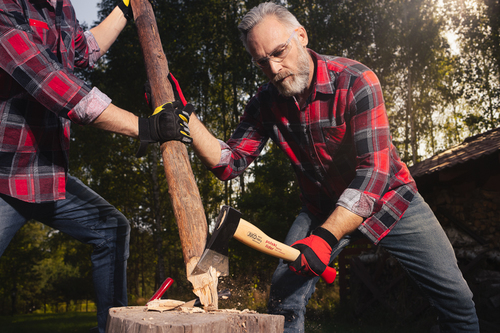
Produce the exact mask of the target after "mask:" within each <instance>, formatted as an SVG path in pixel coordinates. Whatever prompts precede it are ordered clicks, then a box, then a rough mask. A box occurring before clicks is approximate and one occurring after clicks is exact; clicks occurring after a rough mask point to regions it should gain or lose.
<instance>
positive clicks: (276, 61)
mask: <svg viewBox="0 0 500 333" xmlns="http://www.w3.org/2000/svg"><path fill="white" fill-rule="evenodd" d="M297 31H299V28H296V29H295V30H294V31H293V32H292V34H291V36H290V38H288V39H287V41H286V42H285V43H284V44H282V45H283V46H281V45H278V46H277V47H276V48H275V49H274V51H273V52H271V54H270V55H268V56H265V57H262V58H259V59H257V60H255V59H253V58H252V62H253V63H254V64H255V65H257V66H259V67H260V68H269V64H270V62H271V61H273V62H275V63H278V64H279V63H281V62H283V60H285V58H286V57H287V55H288V54H289V53H290V50H291V49H292V48H291V46H290V48H289V49H288V51H286V49H287V48H288V46H289V45H290V43H291V42H292V39H293V37H294V36H295V34H296V33H297ZM279 50H283V51H286V54H285V55H284V56H283V57H282V58H279V57H277V56H273V54H274V53H276V52H278V51H279ZM262 60H265V61H266V63H265V65H261V64H260V63H259V62H260V61H262Z"/></svg>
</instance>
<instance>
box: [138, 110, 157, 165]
mask: <svg viewBox="0 0 500 333" xmlns="http://www.w3.org/2000/svg"><path fill="white" fill-rule="evenodd" d="M139 140H140V141H141V143H140V146H139V149H138V150H137V152H136V153H135V157H137V158H139V157H142V156H144V155H146V151H147V149H148V144H149V143H151V142H153V141H152V140H151V134H150V133H149V122H148V119H146V118H142V117H139Z"/></svg>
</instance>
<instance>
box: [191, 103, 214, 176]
mask: <svg viewBox="0 0 500 333" xmlns="http://www.w3.org/2000/svg"><path fill="white" fill-rule="evenodd" d="M189 131H190V133H191V137H192V138H193V143H192V146H193V150H194V152H195V154H196V155H197V156H198V158H199V159H200V160H201V161H202V162H203V164H205V165H206V166H207V167H209V168H212V167H214V166H216V165H217V164H218V163H219V161H220V157H221V148H220V144H219V141H218V140H217V139H216V138H215V137H214V136H213V135H212V134H211V133H210V132H209V131H208V129H207V128H206V127H205V126H204V125H203V123H202V122H201V121H200V120H199V119H198V117H197V116H196V114H195V113H194V112H193V113H192V114H191V117H190V118H189Z"/></svg>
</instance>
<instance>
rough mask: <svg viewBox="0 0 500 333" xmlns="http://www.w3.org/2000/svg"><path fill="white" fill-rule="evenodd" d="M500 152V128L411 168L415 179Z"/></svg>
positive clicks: (474, 137)
mask: <svg viewBox="0 0 500 333" xmlns="http://www.w3.org/2000/svg"><path fill="white" fill-rule="evenodd" d="M498 150H500V127H499V128H496V129H494V130H490V131H488V132H484V133H481V134H478V135H475V136H471V137H470V138H467V139H465V140H464V141H463V142H462V143H461V144H459V145H456V146H454V147H452V148H450V149H447V150H445V151H444V152H442V153H439V154H437V155H434V156H433V157H431V158H428V159H426V160H424V161H422V162H420V163H417V164H415V165H413V166H412V167H410V168H409V169H410V172H411V174H412V176H413V177H420V176H423V175H427V174H431V173H434V172H437V171H440V170H443V169H446V168H450V167H452V166H455V165H457V164H460V163H465V162H467V161H470V160H475V159H478V158H479V157H481V156H485V155H490V154H493V153H495V152H497V151H498Z"/></svg>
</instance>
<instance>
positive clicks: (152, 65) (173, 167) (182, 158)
mask: <svg viewBox="0 0 500 333" xmlns="http://www.w3.org/2000/svg"><path fill="white" fill-rule="evenodd" d="M131 5H132V8H133V12H134V20H135V24H136V27H137V33H138V35H139V41H140V43H141V47H142V51H143V55H144V62H145V64H146V72H147V77H148V80H149V82H150V84H151V94H152V97H153V98H152V99H153V103H155V105H154V107H155V108H156V107H157V106H160V105H161V104H164V103H167V102H171V101H174V94H173V91H172V86H171V85H170V82H169V81H168V73H169V69H168V61H167V58H166V56H165V53H164V52H163V48H162V44H161V40H160V35H159V33H158V27H157V25H156V20H155V17H154V13H153V9H152V8H151V4H150V3H149V1H148V0H132V1H131ZM161 152H162V157H163V165H164V168H165V175H166V178H167V182H168V186H169V194H170V199H171V201H172V206H173V210H174V214H175V218H176V220H177V225H178V227H179V236H180V240H181V245H182V253H183V257H184V262H185V264H186V267H187V264H188V263H189V262H190V261H196V262H197V261H198V259H199V257H200V256H201V255H202V253H203V250H204V249H205V243H206V239H207V235H208V227H207V221H206V217H205V211H204V209H203V205H202V202H201V198H200V192H199V190H198V186H197V185H196V181H195V179H194V175H193V171H192V169H191V164H190V161H189V157H188V154H187V149H186V147H185V145H184V144H183V143H181V142H178V141H171V142H166V143H164V144H162V145H161ZM190 273H191V272H189V271H188V272H187V274H188V275H189V274H190Z"/></svg>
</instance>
